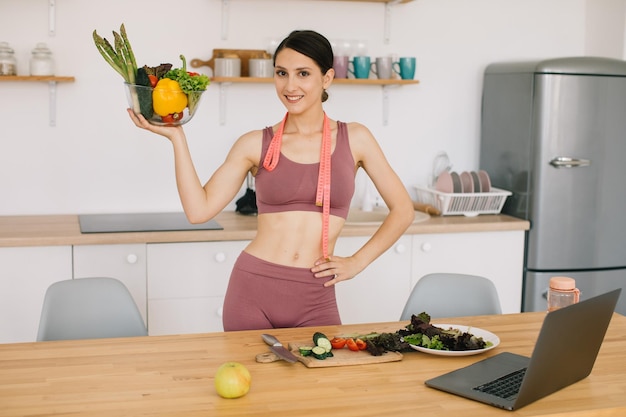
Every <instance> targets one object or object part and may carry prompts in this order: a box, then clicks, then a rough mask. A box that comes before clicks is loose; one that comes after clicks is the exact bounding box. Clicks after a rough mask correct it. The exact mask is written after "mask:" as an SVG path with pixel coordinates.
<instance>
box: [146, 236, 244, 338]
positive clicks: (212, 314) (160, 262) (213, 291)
mask: <svg viewBox="0 0 626 417" xmlns="http://www.w3.org/2000/svg"><path fill="white" fill-rule="evenodd" d="M248 243H249V241H224V242H198V243H162V244H149V245H148V277H149V279H148V328H149V333H150V335H162V334H181V333H202V332H215V331H222V330H223V326H222V306H223V301H224V296H225V294H226V288H227V286H228V280H229V278H230V272H231V270H232V268H233V265H234V264H235V261H236V259H237V257H238V256H239V254H240V253H241V251H242V250H243V249H244V248H245V247H246V246H247V245H248Z"/></svg>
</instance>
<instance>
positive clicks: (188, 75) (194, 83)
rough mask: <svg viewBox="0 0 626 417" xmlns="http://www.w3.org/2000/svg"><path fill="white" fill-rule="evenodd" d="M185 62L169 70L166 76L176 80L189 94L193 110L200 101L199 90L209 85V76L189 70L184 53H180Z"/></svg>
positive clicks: (191, 109) (190, 106) (191, 110)
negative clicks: (179, 66)
mask: <svg viewBox="0 0 626 417" xmlns="http://www.w3.org/2000/svg"><path fill="white" fill-rule="evenodd" d="M180 59H181V61H182V62H183V66H182V68H176V69H172V70H170V71H168V72H167V73H166V74H165V78H170V79H172V80H175V81H177V82H178V84H179V85H180V88H181V89H182V90H183V91H184V92H185V94H187V95H188V96H189V111H190V112H193V111H194V109H195V108H196V106H197V105H198V102H199V101H200V97H201V96H200V94H198V92H199V91H204V90H206V89H207V86H208V85H209V77H207V76H206V75H204V74H198V73H197V72H187V60H186V59H185V56H184V55H182V54H181V55H180Z"/></svg>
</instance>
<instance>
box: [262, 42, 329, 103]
mask: <svg viewBox="0 0 626 417" xmlns="http://www.w3.org/2000/svg"><path fill="white" fill-rule="evenodd" d="M286 48H289V49H293V50H294V51H296V52H299V53H301V54H302V55H306V56H308V57H309V58H311V59H312V60H313V61H315V63H316V64H317V66H318V67H319V68H320V70H321V71H322V74H326V72H327V71H328V70H329V69H331V68H332V67H333V59H334V56H333V47H332V45H331V44H330V42H329V41H328V39H326V38H325V37H324V36H322V35H320V34H319V33H317V32H315V31H312V30H294V31H293V32H291V33H290V34H289V36H287V37H286V38H285V39H283V41H282V42H281V43H280V44H279V45H278V47H277V48H276V52H274V66H276V55H278V53H279V52H280V51H282V50H283V49H286ZM327 99H328V93H326V91H324V93H323V94H322V101H326V100H327Z"/></svg>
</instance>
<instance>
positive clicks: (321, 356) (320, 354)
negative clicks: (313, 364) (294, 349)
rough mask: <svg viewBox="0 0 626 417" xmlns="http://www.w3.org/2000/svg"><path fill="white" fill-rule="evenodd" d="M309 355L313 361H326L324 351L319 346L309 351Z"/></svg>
mask: <svg viewBox="0 0 626 417" xmlns="http://www.w3.org/2000/svg"><path fill="white" fill-rule="evenodd" d="M311 353H312V354H313V357H314V358H315V359H326V349H324V348H323V347H321V346H315V347H314V348H313V349H311Z"/></svg>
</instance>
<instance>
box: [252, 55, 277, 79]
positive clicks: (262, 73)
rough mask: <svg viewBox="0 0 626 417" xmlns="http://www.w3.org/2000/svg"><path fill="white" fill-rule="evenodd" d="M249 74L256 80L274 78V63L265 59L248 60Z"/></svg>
mask: <svg viewBox="0 0 626 417" xmlns="http://www.w3.org/2000/svg"><path fill="white" fill-rule="evenodd" d="M248 72H249V73H250V76H251V77H255V78H272V77H274V62H273V61H272V60H271V59H265V58H250V59H249V60H248Z"/></svg>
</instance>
